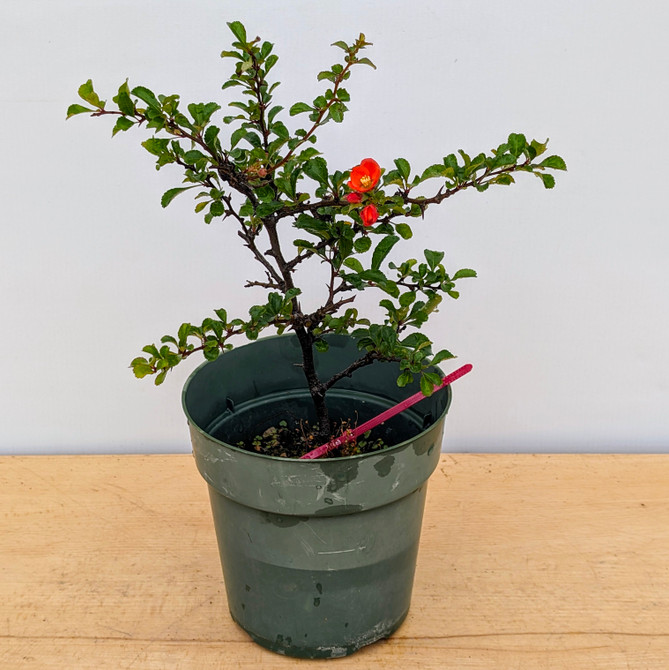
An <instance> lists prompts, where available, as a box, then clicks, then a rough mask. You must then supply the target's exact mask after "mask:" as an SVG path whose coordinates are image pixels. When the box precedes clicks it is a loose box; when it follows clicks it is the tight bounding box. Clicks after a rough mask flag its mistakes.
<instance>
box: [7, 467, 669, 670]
mask: <svg viewBox="0 0 669 670" xmlns="http://www.w3.org/2000/svg"><path fill="white" fill-rule="evenodd" d="M324 663H330V664H332V667H333V668H337V670H344V669H345V668H372V669H376V668H378V669H381V668H383V669H393V668H402V670H411V669H412V668H420V669H421V670H428V669H432V668H434V669H437V668H438V669H439V670H449V669H451V668H452V669H453V670H471V669H485V670H506V669H514V670H516V669H521V670H534V669H544V668H545V669H550V670H555V669H565V670H598V669H600V668H601V669H606V670H614V669H615V670H628V669H632V670H645V669H648V668H652V669H655V668H657V669H658V670H667V668H669V456H663V455H660V456H657V455H653V456H651V455H647V456H638V455H637V456H631V455H629V456H628V455H615V456H611V455H598V456H590V455H540V456H533V455H520V456H519V455H480V454H479V455H461V454H457V455H453V456H451V455H442V457H441V462H440V464H439V467H438V469H437V471H436V472H435V474H434V475H433V476H432V478H431V479H430V485H429V490H428V500H427V508H426V512H425V519H424V524H423V535H422V539H421V548H420V553H419V556H418V567H417V572H416V583H415V587H414V597H413V602H412V607H411V610H410V612H409V616H408V618H407V620H406V622H405V623H404V625H403V626H402V627H401V628H400V629H399V631H398V632H397V633H396V634H395V635H394V636H393V637H392V638H391V639H390V640H387V641H382V642H379V643H377V644H374V645H372V646H370V647H366V648H365V649H363V650H361V651H360V652H358V653H357V654H355V655H353V656H350V657H348V658H344V659H338V660H332V661H297V660H295V659H290V658H286V657H282V656H278V655H275V654H273V653H271V652H268V651H265V650H264V649H262V648H260V647H258V646H256V645H254V644H253V643H251V642H249V640H248V639H247V636H246V634H245V633H244V632H243V631H242V630H241V629H239V628H238V627H237V626H236V625H235V624H234V623H232V621H231V620H230V618H229V615H228V613H227V605H226V600H225V590H224V588H223V584H222V577H221V571H220V567H219V560H218V553H217V549H216V542H215V538H214V530H213V524H212V521H211V518H210V512H209V500H208V496H207V491H206V485H205V483H204V481H203V480H202V479H201V478H200V476H199V474H198V473H197V471H196V468H195V464H194V463H193V460H192V458H191V457H190V456H188V455H153V456H137V455H121V456H8V457H0V668H3V669H6V670H14V669H17V670H18V669H24V668H25V669H33V668H35V669H39V670H48V669H51V668H58V669H64V670H79V669H80V668H84V669H87V668H91V669H95V670H101V669H106V668H110V669H113V670H124V669H126V668H132V669H137V670H154V669H155V670H165V669H171V668H184V669H186V668H188V669H190V668H193V669H197V670H209V669H214V668H216V669H219V668H220V669H225V670H232V669H236V668H243V669H245V670H247V669H248V670H250V669H251V668H254V669H255V668H270V669H273V668H277V669H279V668H295V667H302V668H305V669H306V668H312V667H313V668H315V667H320V668H322V667H323V665H324Z"/></svg>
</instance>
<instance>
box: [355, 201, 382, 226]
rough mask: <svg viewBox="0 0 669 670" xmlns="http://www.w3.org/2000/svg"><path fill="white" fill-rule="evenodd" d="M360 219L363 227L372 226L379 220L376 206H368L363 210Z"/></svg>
mask: <svg viewBox="0 0 669 670" xmlns="http://www.w3.org/2000/svg"><path fill="white" fill-rule="evenodd" d="M360 218H361V219H362V225H363V226H371V225H372V224H373V223H376V220H377V219H378V218H379V212H378V211H377V209H376V207H374V205H367V207H363V208H362V211H361V212H360Z"/></svg>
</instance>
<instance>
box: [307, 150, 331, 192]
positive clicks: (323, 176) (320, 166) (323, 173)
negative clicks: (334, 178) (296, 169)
mask: <svg viewBox="0 0 669 670" xmlns="http://www.w3.org/2000/svg"><path fill="white" fill-rule="evenodd" d="M304 173H305V174H306V175H307V176H309V177H311V178H312V179H313V180H314V181H317V182H318V183H319V184H322V185H323V186H325V185H327V183H328V166H327V163H326V162H325V160H324V159H323V158H321V157H320V156H316V158H312V159H311V160H309V161H308V162H307V163H305V164H304Z"/></svg>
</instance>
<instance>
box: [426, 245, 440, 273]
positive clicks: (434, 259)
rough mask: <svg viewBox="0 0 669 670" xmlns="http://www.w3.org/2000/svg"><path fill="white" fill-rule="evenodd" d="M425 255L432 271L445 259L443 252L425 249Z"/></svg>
mask: <svg viewBox="0 0 669 670" xmlns="http://www.w3.org/2000/svg"><path fill="white" fill-rule="evenodd" d="M424 253H425V260H426V261H427V263H428V265H429V266H430V270H434V269H435V268H436V267H437V265H439V263H441V261H442V260H443V258H444V252H443V251H430V249H425V252H424Z"/></svg>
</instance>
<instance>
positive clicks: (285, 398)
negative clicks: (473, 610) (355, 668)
mask: <svg viewBox="0 0 669 670" xmlns="http://www.w3.org/2000/svg"><path fill="white" fill-rule="evenodd" d="M328 342H329V344H330V350H329V351H328V352H327V353H326V354H323V355H321V356H319V359H318V362H317V365H318V371H319V374H320V375H321V378H328V376H329V375H331V374H333V373H334V372H336V371H338V370H340V369H342V368H344V367H345V366H346V365H347V364H348V363H350V362H352V361H353V360H355V359H356V358H358V357H359V356H360V352H359V351H358V350H357V347H356V346H355V342H354V341H353V340H352V339H350V338H348V337H346V336H333V337H330V338H329V339H328ZM300 358H301V353H300V349H299V346H298V344H297V341H296V339H295V338H294V337H293V336H282V337H273V338H267V339H263V340H258V341H257V342H254V343H252V344H249V345H246V346H243V347H240V348H238V349H235V350H232V351H230V352H227V353H225V354H224V355H223V356H221V357H219V358H218V359H217V360H216V361H213V362H210V363H205V364H203V365H202V366H200V367H199V368H198V369H197V370H196V371H195V372H194V373H193V374H192V375H191V377H190V378H189V379H188V381H187V383H186V385H185V387H184V392H183V406H184V410H185V412H186V415H187V417H188V422H189V427H190V433H191V439H192V444H193V453H194V456H195V461H196V464H197V467H198V469H199V471H200V473H201V474H202V476H203V477H204V479H205V480H206V481H207V483H208V485H209V494H210V500H211V507H212V511H213V517H214V525H215V528H216V535H217V539H218V547H219V552H220V557H221V563H222V567H223V577H224V581H225V587H226V592H227V596H228V604H229V607H230V613H231V615H232V618H233V619H234V620H235V621H236V622H237V623H238V624H239V625H240V626H241V627H242V628H243V629H244V630H245V631H246V632H247V633H248V634H249V635H250V636H251V637H252V639H253V640H255V641H256V642H257V643H259V644H261V645H262V646H264V647H267V648H268V649H271V650H272V651H275V652H278V653H281V654H287V655H290V656H296V657H302V658H332V657H338V656H346V655H348V654H351V653H353V652H354V651H356V650H357V649H360V648H361V647H362V646H364V645H367V644H370V643H372V642H374V641H376V640H378V639H381V638H384V637H388V636H389V635H390V634H391V633H392V632H393V631H395V630H396V629H397V628H398V627H399V625H400V624H401V623H402V621H403V620H404V618H405V617H406V614H407V612H408V609H409V603H410V599H411V589H412V585H413V576H414V570H415V565H416V556H417V552H418V542H419V538H420V527H421V520H422V514H423V507H424V502H425V493H426V489H427V479H428V477H429V476H430V474H431V473H432V472H433V471H434V469H435V468H436V466H437V463H438V460H439V452H440V445H441V440H442V434H443V426H444V419H445V416H446V412H447V410H448V406H449V404H450V397H451V396H450V388H447V389H445V390H444V391H441V392H439V393H437V394H435V395H433V396H432V397H430V398H426V399H424V400H422V401H421V402H420V403H418V404H417V405H414V407H412V408H411V409H410V410H407V411H405V412H403V413H402V414H401V415H399V416H398V417H396V418H393V419H391V420H390V421H388V422H387V423H386V424H384V425H383V427H382V429H381V430H382V432H383V435H384V439H385V440H386V442H387V443H388V444H394V445H395V446H392V447H390V448H388V449H385V450H383V451H381V452H376V453H370V454H365V455H362V456H350V457H345V458H328V459H318V460H310V461H301V460H298V459H286V458H273V457H268V456H262V455H259V454H255V453H251V452H247V451H244V450H242V449H239V448H237V447H235V446H232V445H234V444H235V443H236V442H237V441H238V440H240V439H241V438H242V437H243V436H246V437H248V436H254V435H257V434H260V433H262V432H263V431H264V430H266V429H267V428H268V427H270V426H272V425H277V424H278V422H279V421H281V420H282V419H283V420H288V421H291V420H294V419H296V418H297V417H302V418H303V417H304V416H307V417H311V418H312V419H313V410H312V408H311V399H310V397H309V394H308V390H307V388H306V382H305V379H304V375H303V373H302V370H301V368H300V367H299V366H298V365H297V364H298V363H299V362H300ZM397 375H398V367H397V365H396V364H394V363H375V364H373V365H371V366H368V367H366V368H362V369H361V370H358V371H357V372H356V373H355V374H354V375H353V376H352V377H351V378H346V379H344V380H342V381H341V382H340V383H338V384H337V385H336V387H334V388H333V389H331V391H330V392H329V395H328V404H329V408H330V412H331V414H333V415H334V416H335V417H337V416H342V417H346V418H349V419H353V420H355V421H356V422H357V423H362V422H364V421H366V420H368V419H370V418H372V417H373V416H376V415H377V414H379V413H380V412H382V411H383V410H385V409H387V408H388V407H391V406H392V405H394V404H396V403H397V402H399V401H400V400H403V399H404V398H406V397H407V396H409V395H411V394H412V393H415V392H416V391H417V390H418V386H417V385H414V386H409V387H405V388H399V387H398V386H397V384H396V381H395V380H396V378H397Z"/></svg>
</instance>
